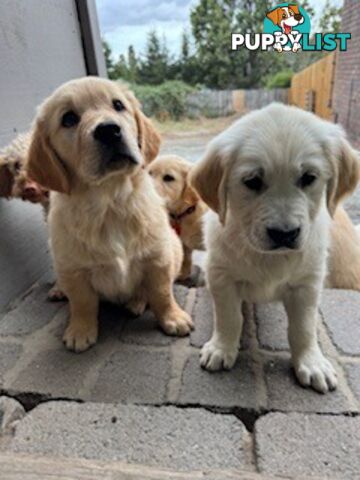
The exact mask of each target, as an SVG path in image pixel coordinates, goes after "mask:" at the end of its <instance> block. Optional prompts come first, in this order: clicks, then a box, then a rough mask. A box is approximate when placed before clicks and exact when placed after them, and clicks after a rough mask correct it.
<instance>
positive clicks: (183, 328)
mask: <svg viewBox="0 0 360 480" xmlns="http://www.w3.org/2000/svg"><path fill="white" fill-rule="evenodd" d="M161 326H162V329H163V330H164V332H165V333H166V334H167V335H172V336H178V337H185V336H186V335H189V333H190V332H191V330H192V329H193V328H194V324H193V322H192V320H191V318H190V316H189V315H188V314H187V313H185V312H183V313H182V315H181V316H180V315H177V316H176V317H173V318H169V319H167V320H165V321H164V322H162V324H161Z"/></svg>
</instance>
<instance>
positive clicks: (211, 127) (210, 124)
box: [152, 114, 239, 136]
mask: <svg viewBox="0 0 360 480" xmlns="http://www.w3.org/2000/svg"><path fill="white" fill-rule="evenodd" d="M237 118H239V114H235V115H230V116H228V117H219V118H205V117H201V118H196V119H190V118H184V119H182V120H180V121H178V122H176V121H174V120H167V121H165V122H160V121H159V120H156V119H152V120H153V123H154V124H155V126H156V128H157V129H158V131H159V132H160V133H161V134H162V135H165V136H187V135H208V134H209V135H211V134H216V133H218V132H220V131H221V130H224V129H225V128H226V127H228V126H229V125H230V124H231V123H233V122H234V121H235V120H236V119H237Z"/></svg>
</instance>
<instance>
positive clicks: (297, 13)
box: [289, 4, 301, 15]
mask: <svg viewBox="0 0 360 480" xmlns="http://www.w3.org/2000/svg"><path fill="white" fill-rule="evenodd" d="M289 9H290V10H292V11H293V12H294V13H295V15H299V14H300V10H299V6H298V5H296V4H293V5H289ZM300 15H301V14H300Z"/></svg>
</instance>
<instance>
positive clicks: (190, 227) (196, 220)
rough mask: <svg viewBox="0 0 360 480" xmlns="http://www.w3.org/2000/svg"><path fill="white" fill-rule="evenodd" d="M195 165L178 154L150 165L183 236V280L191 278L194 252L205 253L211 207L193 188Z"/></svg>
mask: <svg viewBox="0 0 360 480" xmlns="http://www.w3.org/2000/svg"><path fill="white" fill-rule="evenodd" d="M191 168H192V164H191V163H189V162H187V161H186V160H184V159H183V158H181V157H178V156H177V155H163V156H161V157H158V158H157V159H156V160H154V161H153V162H152V163H151V165H149V166H148V171H149V173H150V175H151V176H152V178H153V179H154V182H155V187H156V189H157V191H158V193H159V194H160V195H161V196H162V197H163V198H164V200H165V205H166V208H167V210H168V212H169V215H170V223H171V225H172V227H173V228H174V230H175V231H176V233H177V234H178V235H179V237H180V239H181V241H182V244H183V249H184V260H183V264H182V268H181V273H180V276H179V280H186V279H187V278H189V277H190V275H191V267H192V252H193V250H204V239H203V231H202V226H203V216H204V214H205V212H206V211H207V206H206V205H205V203H204V202H203V201H202V200H201V199H200V197H199V195H198V194H197V193H196V192H195V191H194V189H192V188H191V187H190V184H189V181H188V178H189V174H190V171H191Z"/></svg>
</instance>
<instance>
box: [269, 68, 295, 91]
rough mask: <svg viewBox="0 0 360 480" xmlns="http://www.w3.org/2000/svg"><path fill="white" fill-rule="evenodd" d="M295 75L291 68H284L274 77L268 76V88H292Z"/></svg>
mask: <svg viewBox="0 0 360 480" xmlns="http://www.w3.org/2000/svg"><path fill="white" fill-rule="evenodd" d="M293 75H294V72H292V71H291V70H283V71H282V72H279V73H276V74H275V75H273V76H272V77H270V78H268V80H267V82H266V87H267V88H290V87H291V79H292V77H293Z"/></svg>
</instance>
